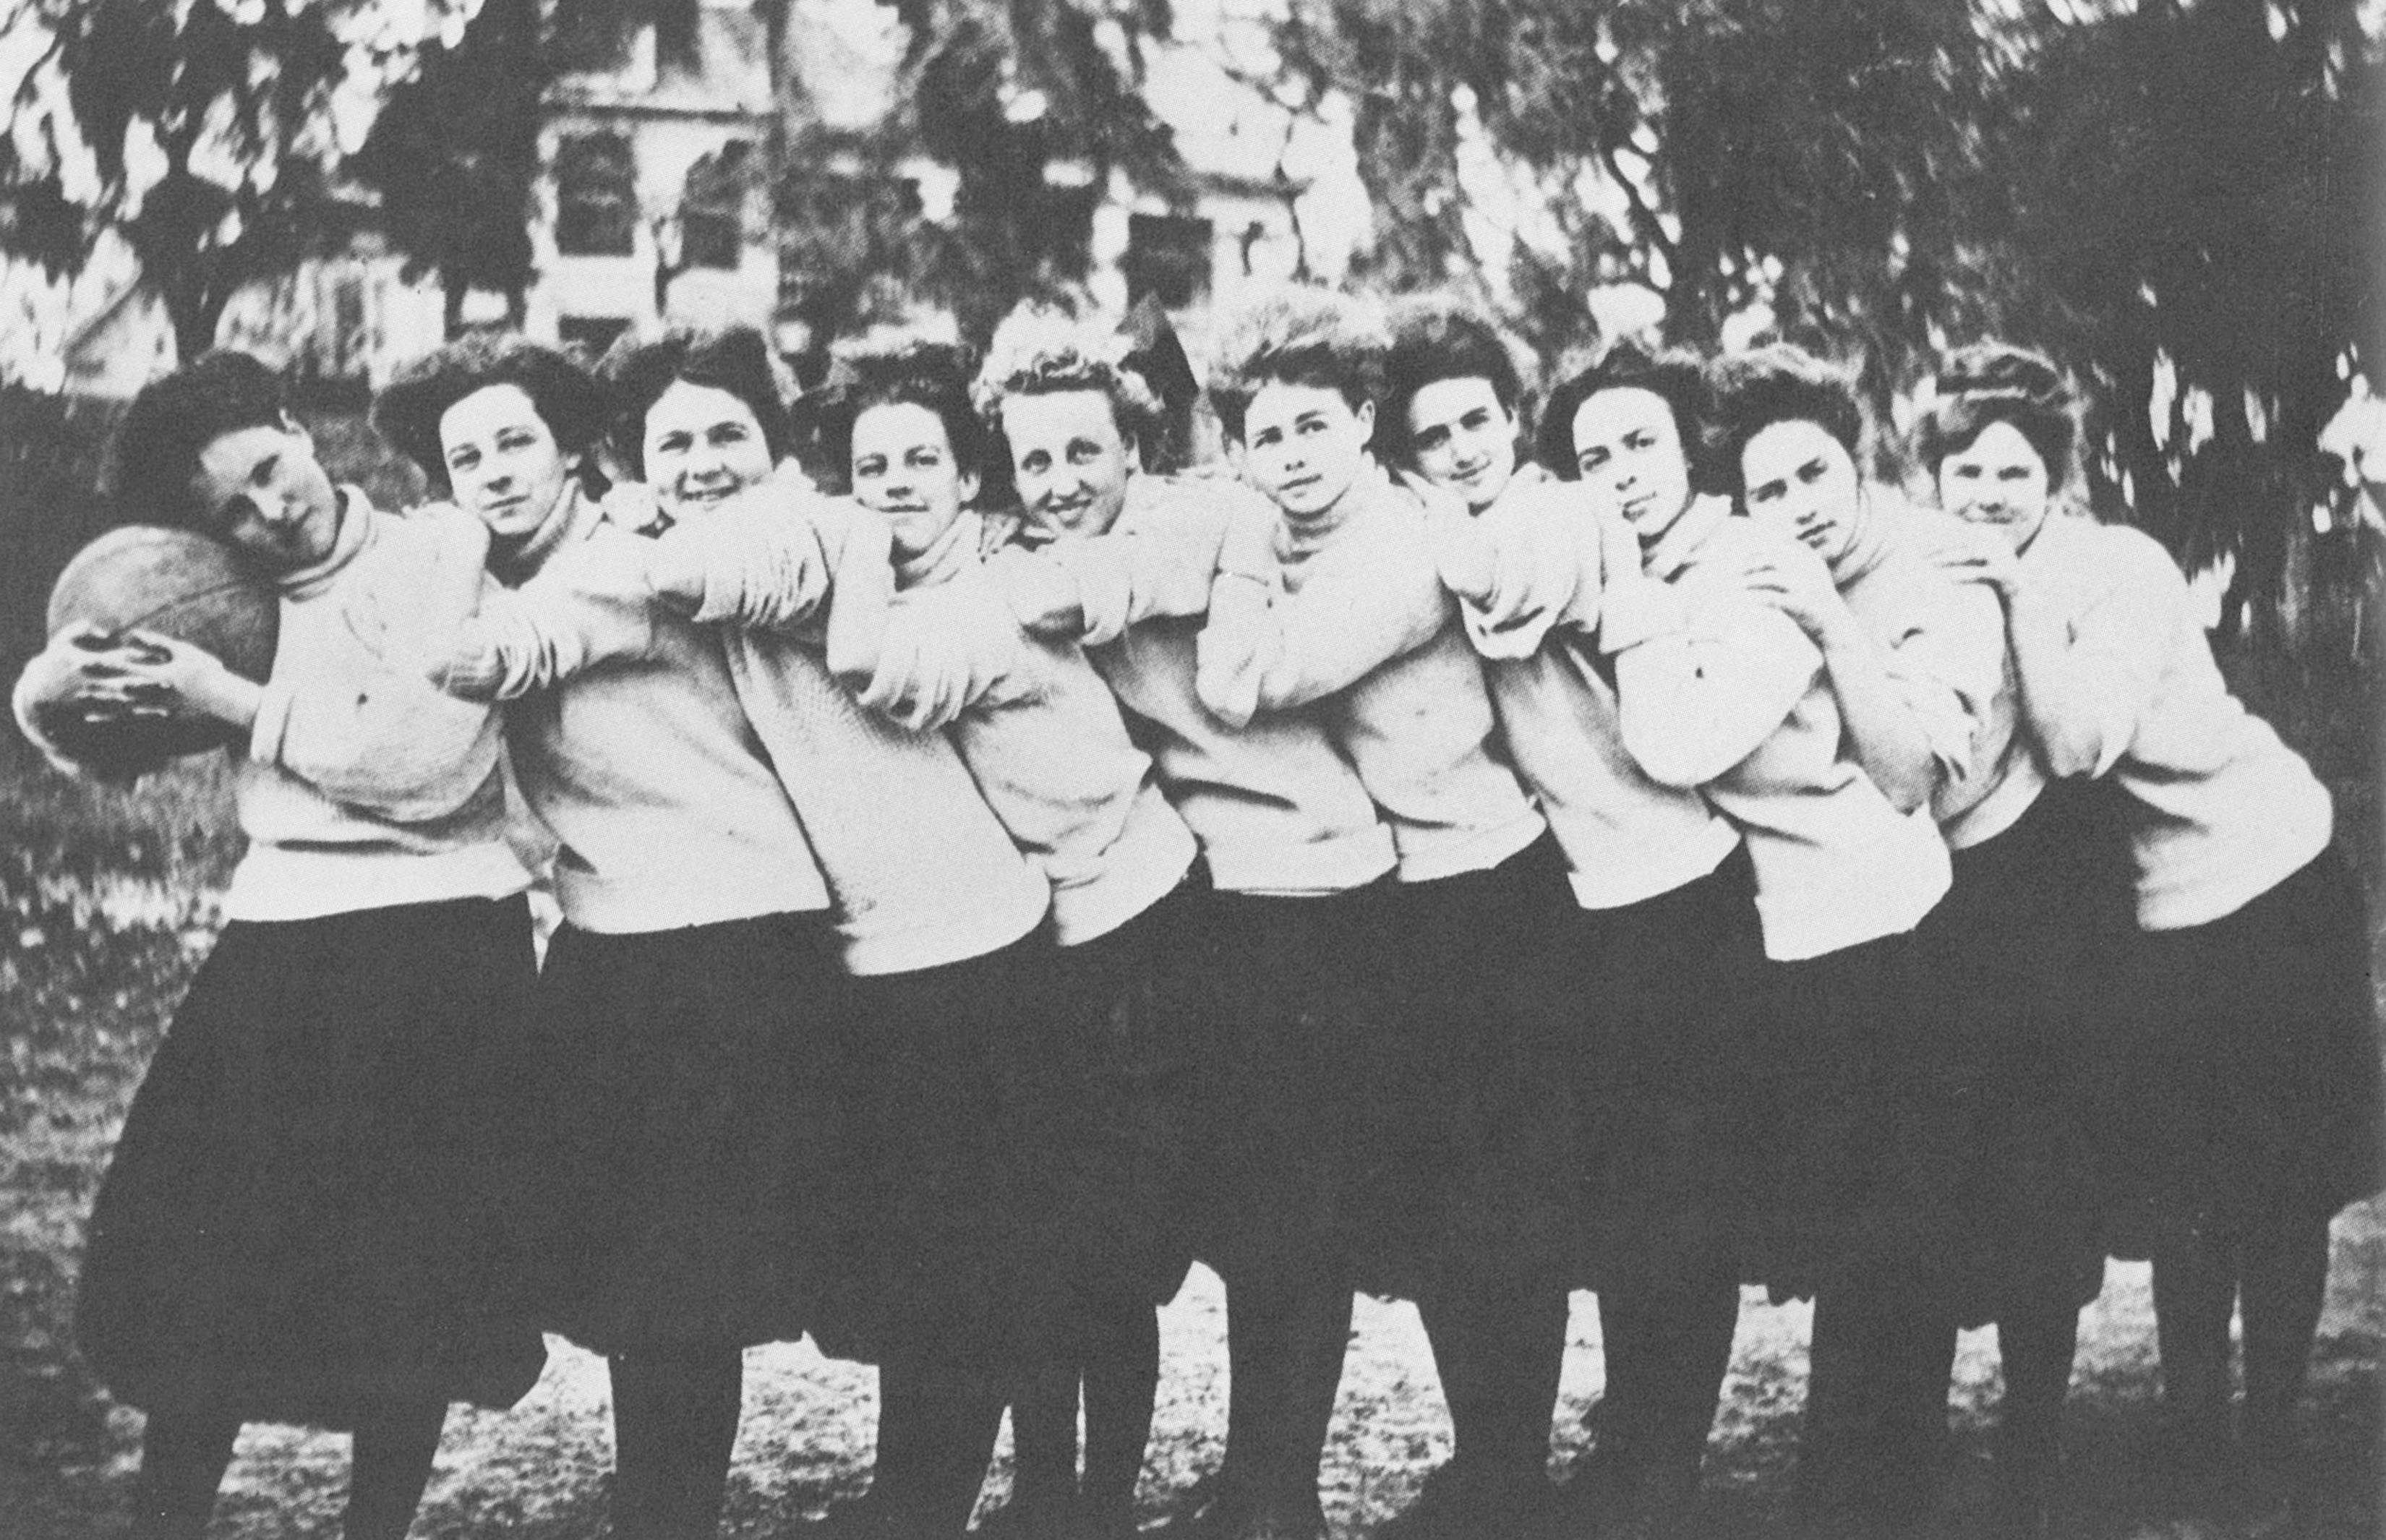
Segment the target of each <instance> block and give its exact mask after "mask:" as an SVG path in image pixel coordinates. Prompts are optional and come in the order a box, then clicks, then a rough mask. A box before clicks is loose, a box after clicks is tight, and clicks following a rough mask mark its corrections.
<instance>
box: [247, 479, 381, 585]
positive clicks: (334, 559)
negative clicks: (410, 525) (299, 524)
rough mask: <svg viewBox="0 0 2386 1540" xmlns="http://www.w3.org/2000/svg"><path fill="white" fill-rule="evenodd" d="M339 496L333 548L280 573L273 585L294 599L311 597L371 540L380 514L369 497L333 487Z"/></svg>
mask: <svg viewBox="0 0 2386 1540" xmlns="http://www.w3.org/2000/svg"><path fill="white" fill-rule="evenodd" d="M333 496H334V497H336V498H337V499H338V500H339V506H340V522H339V525H338V527H337V528H336V529H334V530H333V532H332V548H331V549H330V550H329V551H327V552H325V553H324V555H323V559H322V560H320V561H318V562H313V563H310V564H309V565H308V566H305V567H300V568H295V569H294V570H290V571H287V572H283V573H280V574H278V575H277V576H276V577H275V578H274V580H273V586H274V587H275V588H277V589H279V590H281V592H282V593H283V595H286V596H288V597H290V598H293V599H310V598H313V597H314V596H315V595H318V594H320V593H321V592H322V591H323V590H324V589H326V588H328V587H330V586H331V583H332V580H333V578H335V577H337V576H338V575H339V574H340V572H341V570H343V569H345V567H346V566H347V565H348V563H350V562H352V561H354V560H356V559H357V553H358V552H359V551H361V550H363V549H364V548H365V547H366V546H367V545H370V544H372V538H373V529H374V525H375V522H376V521H377V520H378V519H379V518H380V516H379V515H378V514H377V513H375V512H374V511H373V506H372V502H371V500H370V499H369V498H368V497H366V496H365V495H364V494H363V493H361V492H359V491H358V490H357V489H356V488H355V487H352V486H344V487H338V488H335V489H333Z"/></svg>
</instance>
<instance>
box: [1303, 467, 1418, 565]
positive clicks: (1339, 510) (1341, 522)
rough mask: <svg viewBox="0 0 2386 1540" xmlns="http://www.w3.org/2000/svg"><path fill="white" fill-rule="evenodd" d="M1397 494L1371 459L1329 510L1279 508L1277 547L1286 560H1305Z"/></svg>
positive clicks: (1388, 476)
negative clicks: (1299, 511)
mask: <svg viewBox="0 0 2386 1540" xmlns="http://www.w3.org/2000/svg"><path fill="white" fill-rule="evenodd" d="M1398 490H1399V489H1398V488H1397V487H1396V486H1395V485H1394V484H1393V482H1392V478H1391V474H1390V472H1388V471H1387V470H1385V469H1384V468H1383V466H1382V465H1381V464H1379V463H1378V462H1377V461H1376V460H1375V457H1374V456H1372V455H1371V456H1369V457H1367V460H1366V463H1365V464H1364V465H1363V466H1362V467H1361V468H1360V470H1359V473H1358V474H1357V475H1355V476H1353V477H1351V478H1350V485H1349V486H1348V487H1346V488H1344V489H1343V492H1342V495H1341V496H1339V497H1337V498H1335V499H1334V501H1333V503H1332V504H1331V505H1330V506H1328V507H1323V508H1320V509H1319V510H1318V511H1316V512H1315V513H1301V514H1296V513H1292V512H1290V511H1288V510H1287V509H1286V508H1285V507H1282V506H1281V505H1278V507H1277V508H1276V523H1277V526H1278V528H1279V529H1280V530H1281V531H1282V537H1281V539H1280V541H1279V545H1280V546H1281V548H1282V550H1283V552H1284V554H1285V555H1286V556H1287V557H1304V556H1307V555H1308V554H1309V553H1310V552H1312V551H1314V550H1317V549H1318V548H1319V547H1321V546H1324V545H1330V544H1332V543H1333V540H1334V537H1335V536H1336V535H1337V534H1338V533H1340V532H1342V531H1343V530H1344V529H1346V528H1348V527H1349V525H1350V521H1351V520H1354V519H1359V518H1362V517H1363V516H1364V515H1365V514H1366V512H1367V510H1368V509H1370V508H1372V507H1378V506H1380V505H1381V504H1382V503H1383V502H1384V501H1385V500H1386V499H1388V498H1389V497H1391V496H1393V495H1395V494H1396V493H1397V492H1398Z"/></svg>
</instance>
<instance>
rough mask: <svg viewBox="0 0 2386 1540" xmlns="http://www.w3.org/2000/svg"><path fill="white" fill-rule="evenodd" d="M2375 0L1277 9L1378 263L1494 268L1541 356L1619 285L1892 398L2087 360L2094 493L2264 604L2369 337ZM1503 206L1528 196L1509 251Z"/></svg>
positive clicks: (1403, 2) (1629, 0)
mask: <svg viewBox="0 0 2386 1540" xmlns="http://www.w3.org/2000/svg"><path fill="white" fill-rule="evenodd" d="M2361 8H2362V7H2361V5H2360V0H2304V3H2301V4H2296V5H2278V4H2274V3H2271V0H2134V3H2110V4H2096V3H2084V0H2083V3H2074V4H2071V5H2068V6H2060V7H2058V6H2025V5H2011V4H1995V3H1991V0H1835V3H1834V4H1831V5H1827V6H1823V5H1814V4H1810V3H1802V0H1596V3H1591V4H1585V3H1582V0H1294V3H1293V4H1291V5H1290V6H1288V8H1287V12H1286V14H1285V16H1284V18H1283V19H1281V20H1280V21H1279V22H1278V24H1277V26H1276V29H1275V34H1276V42H1277V45H1278V48H1279V51H1280V53H1281V55H1282V56H1283V58H1284V61H1285V64H1286V66H1287V70H1288V71H1289V75H1290V79H1291V80H1292V81H1294V82H1296V83H1297V90H1296V91H1295V93H1294V95H1295V99H1296V100H1297V101H1299V102H1301V103H1304V104H1308V105H1312V106H1313V105H1316V104H1320V103H1323V102H1324V101H1325V99H1326V97H1327V96H1328V95H1329V94H1340V95H1341V96H1342V97H1344V98H1347V99H1348V100H1349V101H1350V103H1351V104H1352V106H1353V108H1354V119H1355V122H1356V124H1357V141H1358V146H1357V147H1358V151H1359V165H1360V171H1361V174H1362V176H1363V179H1364V180H1365V182H1366V183H1367V186H1368V190H1369V192H1370V194H1371V195H1372V196H1373V198H1374V200H1375V206H1376V209H1377V217H1378V231H1377V241H1376V246H1375V252H1374V254H1373V256H1372V257H1371V259H1370V265H1371V269H1372V273H1371V276H1373V277H1375V279H1377V280H1378V281H1381V282H1387V283H1388V284H1389V285H1390V286H1393V287H1421V286H1427V285H1441V284H1450V283H1456V284H1459V285H1462V286H1466V285H1472V286H1473V287H1475V288H1476V291H1477V293H1478V294H1481V295H1482V296H1483V297H1485V298H1486V299H1488V300H1489V301H1491V302H1493V303H1495V304H1496V305H1498V306H1500V307H1503V308H1504V309H1505V310H1506V312H1507V316H1508V319H1510V320H1511V321H1512V322H1513V323H1514V324H1515V326H1516V327H1517V329H1518V330H1519V332H1521V333H1522V334H1523V335H1524V336H1525V338H1526V340H1527V341H1528V343H1530V344H1532V346H1533V347H1534V349H1535V351H1536V352H1538V354H1539V355H1540V356H1541V357H1545V358H1550V359H1555V358H1556V357H1559V356H1560V355H1561V354H1562V353H1563V352H1564V351H1565V350H1567V349H1568V348H1569V347H1571V346H1572V345H1574V344H1580V343H1584V342H1587V341H1589V340H1591V338H1592V336H1593V334H1594V332H1595V330H1596V328H1595V325H1594V323H1593V321H1592V319H1591V312H1590V308H1589V306H1587V305H1586V303H1585V297H1586V294H1587V292H1589V290H1591V289H1592V288H1593V287H1594V286H1597V285H1601V284H1612V283H1638V284H1641V285H1645V286H1646V287H1647V288H1648V289H1649V290H1651V292H1653V293H1654V294H1657V295H1658V296H1659V297H1660V298H1661V299H1662V300H1663V303H1664V321H1663V331H1664V334H1665V336H1666V337H1667V339H1668V340H1671V341H1676V342H1681V343H1688V344H1697V345H1712V344H1714V342H1715V341H1716V340H1717V338H1718V337H1719V335H1720V334H1721V333H1722V332H1723V329H1724V326H1725V324H1726V321H1727V319H1728V318H1731V317H1733V316H1734V315H1735V314H1740V313H1747V312H1751V311H1752V310H1754V309H1756V308H1757V307H1763V308H1764V309H1765V310H1769V312H1770V317H1771V324H1772V330H1773V331H1775V332H1777V333H1778V334H1781V335H1785V336H1788V337H1789V338H1791V339H1793V340H1798V341H1802V342H1804V343H1807V344H1810V345H1815V346H1817V347H1820V348H1821V349H1823V350H1825V351H1827V352H1833V353H1838V354H1840V355H1842V356H1846V357H1857V358H1861V359H1862V360H1863V361H1864V362H1865V367H1866V368H1867V369H1868V370H1869V377H1868V384H1869V385H1870V387H1871V390H1872V394H1874V396H1875V398H1876V400H1877V401H1878V402H1880V403H1882V404H1884V405H1886V404H1887V403H1888V401H1889V400H1890V396H1891V395H1892V394H1893V393H1894V392H1895V391H1896V390H1898V389H1900V388H1902V387H1903V386H1905V385H1908V384H1910V383H1912V382H1913V381H1914V380H1915V378H1916V377H1917V376H1918V375H1920V374H1921V373H1923V372H1925V371H1926V370H1927V369H1928V364H1929V361H1930V359H1931V358H1932V357H1934V356H1935V355H1936V353H1937V352H1938V351H1939V350H1940V348H1941V347H1943V346H1945V345H1946V344H1949V343H1953V342H1961V341H1968V340H1971V339H1974V338H1978V337H1982V336H1990V335H2004V336H2010V337H2016V338H2018V339H2020V340H2024V341H2028V342H2032V343H2035V344H2039V345H2041V346H2043V347H2046V348H2048V349H2050V350H2051V351H2053V352H2054V353H2055V354H2056V355H2057V356H2058V357H2062V358H2063V359H2065V361H2066V363H2068V364H2069V365H2071V366H2072V367H2073V368H2074V369H2076V370H2077V371H2078V373H2079V374H2080V376H2081V378H2082V379H2083V380H2085V381H2088V382H2091V384H2092V385H2093V386H2094V387H2095V393H2096V394H2097V398H2098V414H2097V420H2096V423H2095V433H2094V435H2093V436H2094V441H2095V442H2096V444H2098V445H2099V446H2100V451H2101V452H2100V453H2098V454H2097V455H2096V456H2095V457H2093V458H2092V460H2091V465H2090V466H2089V468H2088V469H2089V470H2090V473H2091V480H2092V482H2094V484H2095V488H2096V491H2097V494H2098V495H2099V497H2100V499H2101V500H2102V501H2103V502H2104V503H2105V504H2106V506H2107V507H2113V508H2117V507H2122V506H2126V507H2128V508H2129V510H2130V514H2131V517H2133V518H2135V519H2137V520H2139V521H2140V522H2141V523H2143V524H2145V525H2146V526H2147V527H2148V528H2150V529H2152V530H2153V531H2154V532H2156V533H2157V534H2159V535H2161V536H2163V537H2164V538H2165V539H2166V540H2167V541H2169V542H2170V543H2171V544H2172V545H2173V546H2174V548H2175V549H2178V550H2179V551H2180V553H2181V554H2182V555H2184V556H2186V557H2189V558H2191V559H2193V560H2208V559H2212V558H2215V557H2218V556H2220V555H2221V554H2223V553H2225V554H2227V555H2228V556H2229V557H2231V558H2233V559H2234V560H2235V561H2236V562H2237V576H2236V580H2235V583H2234V594H2235V595H2237V596H2253V595H2261V596H2265V597H2267V596H2271V595H2278V594H2279V593H2281V592H2290V591H2292V590H2293V586H2294V585H2293V584H2292V583H2282V579H2284V578H2285V577H2286V575H2287V569H2288V568H2289V567H2290V566H2291V565H2292V563H2294V562H2296V561H2299V560H2304V559H2306V558H2307V557H2309V556H2310V554H2311V553H2310V542H2309V541H2307V540H2305V539H2304V538H2303V534H2302V532H2301V531H2307V530H2308V528H2309V525H2308V523H2307V522H2306V520H2307V518H2308V515H2309V514H2310V512H2311V510H2312V508H2313V506H2314V503H2315V501H2316V500H2317V498H2318V497H2319V496H2320V495H2322V493H2323V490H2324V486H2323V483H2324V481H2325V473H2326V470H2327V469H2328V468H2327V467H2325V466H2323V465H2321V464H2320V462H2319V459H2318V457H2317V455H2316V454H2315V453H2314V452H2313V449H2312V445H2313V443H2314V440H2315V438H2316V436H2317V430H2318V427H2319V425H2320V424H2321V422H2322V421H2323V420H2325V418H2326V416H2327V414H2328V413H2329V411H2330V410H2332V409H2333V408H2334V407H2335V406H2336V405H2337V404H2338V403H2339V402H2340V401H2341V400H2342V398H2343V395H2344V393H2345V388H2346V387H2345V384H2344V382H2343V374H2344V371H2345V369H2346V368H2347V364H2346V360H2347V359H2348V357H2352V351H2353V350H2354V349H2355V345H2356V344H2357V343H2358V342H2359V341H2360V340H2362V339H2365V338H2367V337H2368V336H2370V335H2371V334H2372V333H2374V332H2375V331H2376V322H2377V316H2376V311H2375V307H2376V305H2377V304H2378V303H2379V301H2378V300H2377V298H2376V294H2377V286H2376V284H2375V281H2374V280H2375V273H2374V269H2373V268H2372V267H2371V266H2370V264H2371V262H2372V259H2373V258H2372V253H2374V250H2375V249H2376V248H2375V246H2374V245H2373V244H2372V241H2373V239H2374V237H2375V236H2376V235H2377V233H2378V232H2377V230H2376V229H2375V216H2374V215H2373V214H2372V213H2371V210H2372V208H2373V206H2374V199H2373V197H2372V196H2370V195H2369V194H2374V191H2375V189H2376V188H2377V187H2378V186H2379V185H2380V184H2381V183H2380V174H2381V171H2386V168H2381V166H2380V161H2379V148H2378V146H2379V145H2380V143H2381V140H2380V127H2381V124H2380V114H2379V105H2378V104H2379V87H2378V67H2377V65H2376V63H2375V60H2374V56H2375V53H2376V49H2377V40H2376V39H2371V38H2366V37H2365V36H2364V35H2363V32H2362V29H2361V25H2360V19H2359V18H2360V12H2361ZM1470 155H1472V156H1473V157H1474V159H1473V160H1472V162H1470V160H1469V157H1470ZM1486 164H1488V165H1489V166H1491V167H1493V168H1495V169H1496V170H1497V172H1498V173H1499V175H1498V177H1497V178H1496V179H1494V182H1493V184H1492V185H1493V186H1494V188H1496V190H1495V191H1491V192H1488V193H1487V192H1486V179H1485V175H1484V172H1483V170H1482V167H1483V166H1485V165H1486ZM1470 166H1471V168H1472V169H1470ZM1502 203H1505V204H1513V206H1514V207H1516V208H1520V209H1522V210H1523V211H1524V212H1525V215H1526V221H1525V222H1526V223H1527V224H1534V222H1535V221H1538V224H1537V226H1536V228H1533V229H1528V230H1527V231H1526V233H1525V238H1524V239H1522V240H1520V241H1519V242H1518V243H1517V245H1516V249H1515V251H1514V254H1513V259H1512V261H1511V263H1510V265H1509V268H1508V269H1507V270H1505V271H1501V272H1487V271H1486V270H1485V269H1484V266H1483V258H1482V256H1481V255H1479V254H1478V251H1477V249H1476V246H1477V243H1476V238H1475V235H1474V233H1473V230H1472V228H1471V226H1479V221H1480V219H1481V218H1482V216H1483V215H1485V214H1486V213H1487V212H1502V210H1499V209H1492V208H1487V207H1486V206H1487V204H1492V205H1497V204H1502ZM2299 526H2300V530H2299ZM2299 553H2300V554H2299ZM2272 613H2274V614H2275V613H2276V607H2272Z"/></svg>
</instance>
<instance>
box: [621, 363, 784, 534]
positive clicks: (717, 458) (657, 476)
mask: <svg viewBox="0 0 2386 1540" xmlns="http://www.w3.org/2000/svg"><path fill="white" fill-rule="evenodd" d="M644 451H645V454H646V460H647V485H648V486H650V487H652V488H653V489H654V493H655V496H656V498H657V500H659V502H660V503H661V504H662V507H663V511H664V512H665V513H668V514H670V515H671V516H672V518H674V519H684V518H685V517H687V516H688V515H689V514H691V513H700V512H703V511H705V510H707V509H709V508H710V507H713V506H714V505H716V504H718V503H720V502H721V501H722V499H723V498H726V497H727V496H729V495H730V494H732V493H734V492H737V491H739V490H741V489H743V488H745V487H749V486H751V485H753V484H754V483H755V482H759V481H760V480H762V479H763V478H764V477H766V476H768V475H770V473H771V445H770V442H769V441H768V440H767V439H765V438H764V437H763V436H762V424H761V422H760V419H757V418H756V417H755V416H754V408H752V407H748V406H747V405H746V403H745V402H744V401H743V400H741V399H739V398H738V397H737V396H736V395H734V394H731V393H730V392H728V391H725V390H722V389H720V388H718V387H717V386H713V385H695V384H690V383H689V382H686V381H684V380H674V381H672V383H671V388H670V389H668V390H666V391H664V392H663V393H662V394H660V395H659V396H657V397H655V404H654V405H653V406H651V407H647V432H646V439H645V444H644Z"/></svg>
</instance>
